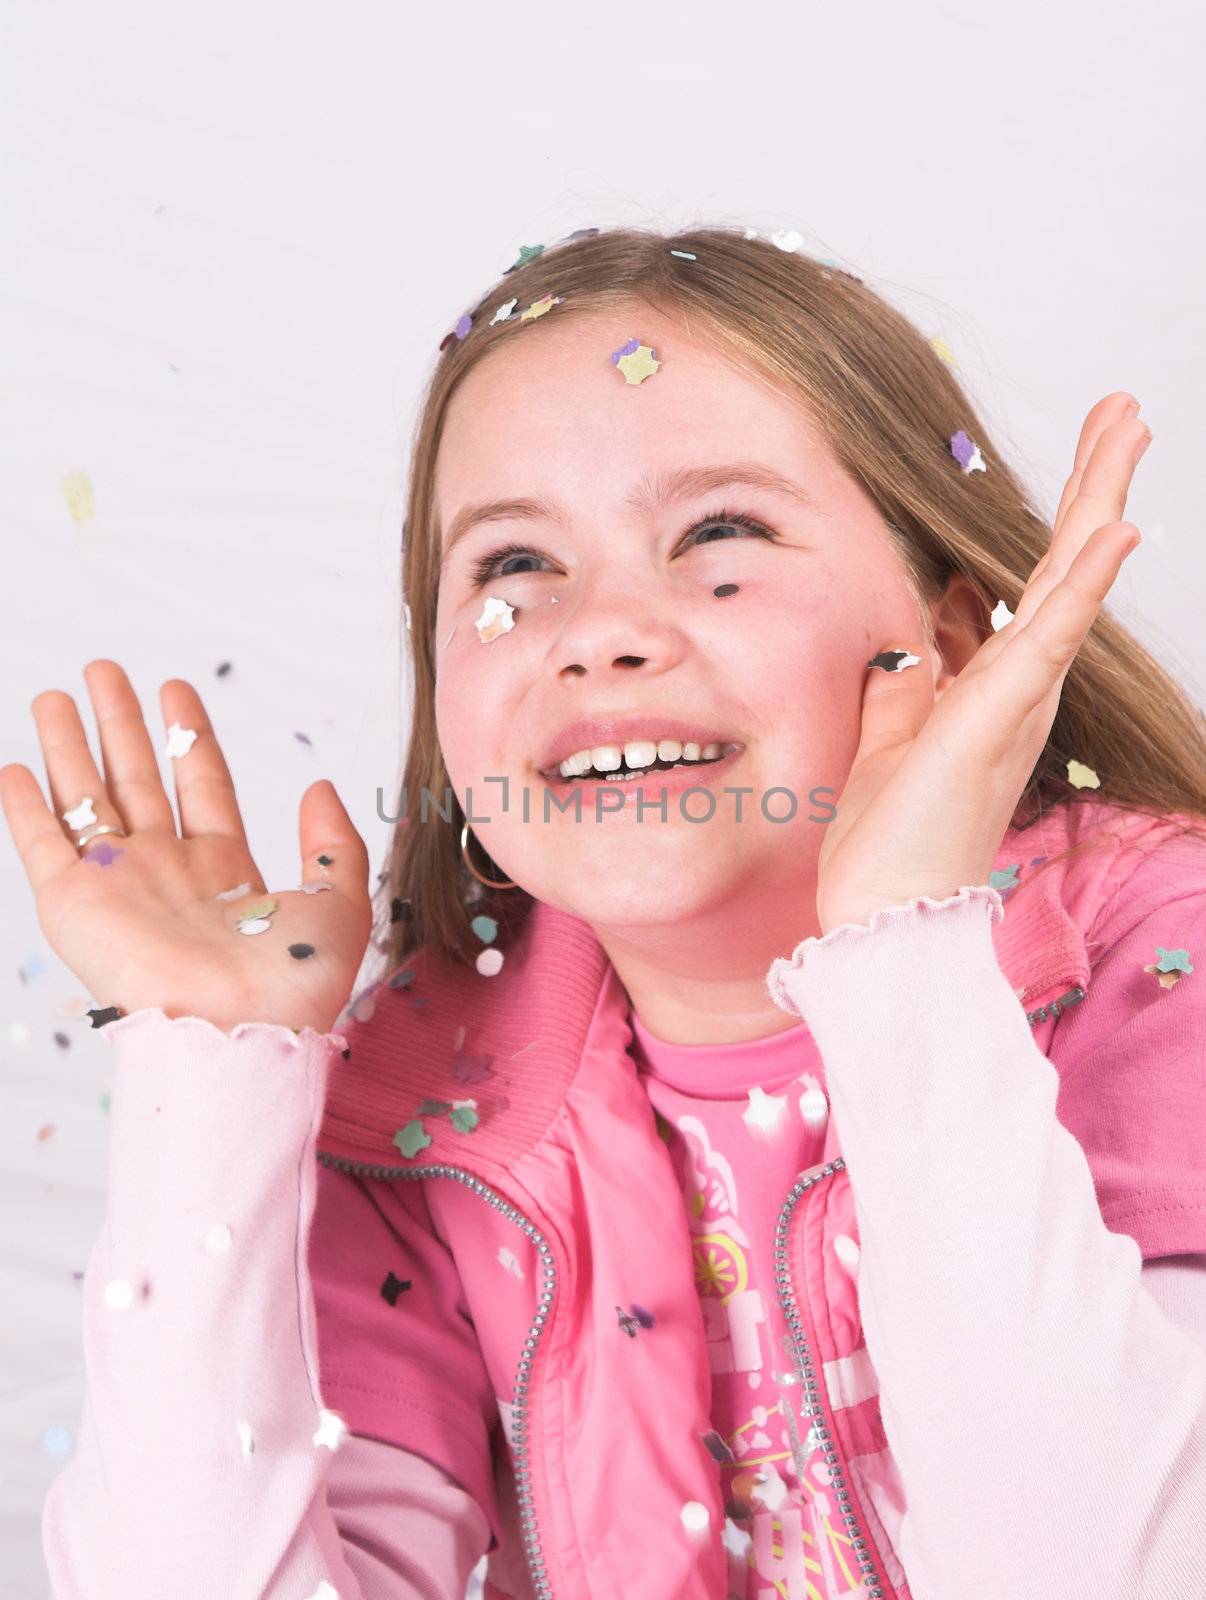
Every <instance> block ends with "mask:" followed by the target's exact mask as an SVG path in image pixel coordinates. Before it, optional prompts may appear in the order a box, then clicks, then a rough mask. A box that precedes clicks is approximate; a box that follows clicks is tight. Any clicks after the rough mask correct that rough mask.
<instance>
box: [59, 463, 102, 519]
mask: <svg viewBox="0 0 1206 1600" xmlns="http://www.w3.org/2000/svg"><path fill="white" fill-rule="evenodd" d="M62 490H63V498H64V499H65V500H66V502H67V509H68V511H70V513H71V517H72V521H74V522H83V521H84V519H85V518H86V517H94V516H95V515H96V503H95V501H94V499H93V495H92V479H91V478H90V477H89V476H88V474H87V473H86V472H85V471H84V469H83V468H82V467H79V468H77V469H76V470H75V471H74V472H67V473H64V475H63V478H62Z"/></svg>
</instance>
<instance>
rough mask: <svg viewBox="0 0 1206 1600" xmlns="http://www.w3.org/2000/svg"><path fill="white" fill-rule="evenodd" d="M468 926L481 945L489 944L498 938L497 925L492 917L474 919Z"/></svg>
mask: <svg viewBox="0 0 1206 1600" xmlns="http://www.w3.org/2000/svg"><path fill="white" fill-rule="evenodd" d="M469 926H470V927H471V928H472V929H473V931H474V933H475V934H476V935H477V937H478V938H479V939H480V940H481V942H482V943H483V944H490V943H492V942H493V940H494V939H496V938H497V937H498V923H497V922H495V920H494V918H493V917H474V919H473V921H472V922H471V923H470V924H469Z"/></svg>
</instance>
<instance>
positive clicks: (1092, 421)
mask: <svg viewBox="0 0 1206 1600" xmlns="http://www.w3.org/2000/svg"><path fill="white" fill-rule="evenodd" d="M1138 411H1139V402H1138V400H1136V399H1135V397H1134V395H1133V394H1128V393H1127V392H1126V391H1125V390H1123V389H1120V390H1118V391H1116V392H1115V393H1114V394H1108V395H1106V397H1105V399H1104V400H1099V401H1098V402H1097V404H1096V405H1095V406H1094V407H1093V409H1092V410H1091V411H1090V412H1089V414H1088V416H1087V417H1086V418H1085V421H1084V426H1083V427H1082V428H1081V430H1080V438H1079V439H1078V440H1077V443H1076V455H1075V457H1074V459H1073V467H1072V472H1071V475H1070V476H1069V478H1068V481H1067V482H1066V483H1065V484H1064V492H1063V494H1062V495H1061V496H1060V501H1059V508H1058V510H1057V511H1056V513H1055V521H1054V522H1053V523H1052V525H1051V526H1052V537H1053V539H1054V535H1055V534H1057V533H1058V532H1059V530H1060V526H1061V524H1062V523H1063V520H1064V517H1065V516H1066V514H1067V510H1068V507H1069V506H1070V505H1071V504H1072V502H1073V500H1075V498H1076V495H1077V492H1078V491H1079V489H1080V480H1081V475H1082V473H1083V472H1084V470H1085V468H1086V467H1087V466H1088V464H1089V457H1090V456H1091V455H1092V454H1093V447H1094V445H1095V444H1096V443H1097V441H1098V439H1099V438H1100V437H1101V435H1102V434H1103V433H1104V432H1105V430H1106V429H1107V428H1108V427H1109V426H1110V425H1111V424H1112V423H1115V422H1120V421H1122V419H1123V418H1124V417H1126V416H1128V415H1130V416H1136V415H1138Z"/></svg>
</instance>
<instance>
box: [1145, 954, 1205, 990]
mask: <svg viewBox="0 0 1206 1600" xmlns="http://www.w3.org/2000/svg"><path fill="white" fill-rule="evenodd" d="M1156 955H1157V957H1158V958H1159V959H1158V960H1156V961H1154V962H1153V963H1152V965H1151V966H1150V967H1144V969H1143V970H1144V972H1154V973H1155V974H1156V978H1157V981H1158V982H1159V984H1160V987H1161V988H1162V989H1171V988H1172V987H1173V986H1174V984H1176V983H1178V982H1179V981H1180V978H1181V974H1182V973H1191V972H1192V971H1193V964H1192V962H1191V961H1190V959H1189V951H1188V950H1166V949H1165V948H1164V946H1163V945H1162V944H1158V945H1157V946H1156Z"/></svg>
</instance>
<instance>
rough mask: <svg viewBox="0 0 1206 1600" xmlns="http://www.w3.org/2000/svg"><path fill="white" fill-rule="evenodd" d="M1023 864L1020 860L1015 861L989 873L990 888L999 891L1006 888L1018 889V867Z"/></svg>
mask: <svg viewBox="0 0 1206 1600" xmlns="http://www.w3.org/2000/svg"><path fill="white" fill-rule="evenodd" d="M1021 865H1022V863H1021V862H1020V861H1015V862H1014V864H1013V866H1011V867H1000V868H998V869H997V871H995V872H990V873H989V874H988V886H989V888H990V889H996V890H997V891H998V892H1004V891H1005V890H1006V889H1016V888H1017V886H1018V869H1019V868H1020V867H1021Z"/></svg>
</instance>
